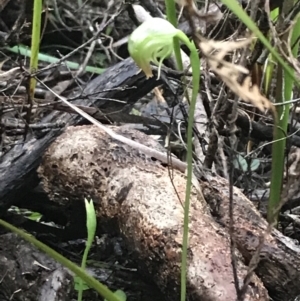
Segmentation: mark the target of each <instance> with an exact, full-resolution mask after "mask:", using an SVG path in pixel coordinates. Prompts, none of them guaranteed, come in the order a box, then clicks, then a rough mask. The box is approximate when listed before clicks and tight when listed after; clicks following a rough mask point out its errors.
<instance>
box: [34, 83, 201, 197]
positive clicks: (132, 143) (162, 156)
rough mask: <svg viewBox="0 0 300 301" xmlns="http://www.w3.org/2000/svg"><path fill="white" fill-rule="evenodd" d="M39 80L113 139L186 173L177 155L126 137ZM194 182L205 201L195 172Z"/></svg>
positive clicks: (185, 166) (184, 165) (183, 163)
mask: <svg viewBox="0 0 300 301" xmlns="http://www.w3.org/2000/svg"><path fill="white" fill-rule="evenodd" d="M37 81H38V82H39V83H40V84H41V85H43V86H44V87H45V88H46V89H48V90H49V91H50V92H52V93H53V94H54V95H55V96H56V97H57V98H59V99H60V100H61V101H62V102H63V103H65V104H66V105H67V106H69V107H70V108H72V109H73V110H74V111H75V112H77V113H78V114H79V115H81V116H83V117H84V118H86V119H87V120H88V121H90V122H91V123H92V124H94V125H96V126H97V127H99V128H100V129H101V130H103V131H104V132H105V133H106V134H108V135H109V136H110V137H112V138H113V139H116V140H118V141H120V142H122V143H125V144H127V145H129V146H131V147H132V148H135V149H138V150H140V151H142V152H143V153H144V154H146V155H148V156H150V157H153V158H155V159H157V160H159V161H161V162H163V163H165V164H168V165H169V164H170V163H171V166H172V167H173V168H175V169H177V170H179V171H181V172H182V173H186V171H187V164H186V163H185V162H182V161H181V160H179V159H177V158H175V157H172V156H171V157H169V155H168V154H164V153H161V152H159V151H157V150H155V149H152V148H150V147H148V146H145V145H143V144H140V143H138V142H135V141H133V140H130V139H128V138H126V137H123V136H121V135H119V134H116V133H115V132H114V131H113V130H111V129H109V128H107V127H105V126H104V125H103V124H102V123H100V122H99V121H98V120H96V119H95V118H93V117H92V116H90V115H88V114H86V113H85V112H84V111H82V110H81V109H80V108H78V107H76V106H75V105H73V104H71V103H70V102H69V101H68V100H67V99H66V98H65V97H62V96H60V95H58V94H57V93H56V92H55V91H53V90H51V89H50V88H49V87H48V86H47V85H46V84H44V83H43V82H42V81H41V80H39V79H38V78H37ZM192 183H193V185H194V186H195V188H196V190H197V193H198V196H199V198H200V200H201V201H202V202H204V203H205V198H204V196H203V194H202V189H201V187H200V184H199V181H198V180H197V178H196V176H195V174H194V173H193V174H192Z"/></svg>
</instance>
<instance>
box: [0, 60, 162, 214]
mask: <svg viewBox="0 0 300 301" xmlns="http://www.w3.org/2000/svg"><path fill="white" fill-rule="evenodd" d="M159 84H161V82H160V81H157V80H156V77H153V78H150V79H148V80H146V78H145V76H144V74H143V73H142V72H140V70H139V69H138V68H137V67H136V65H135V63H134V62H133V61H132V59H130V58H128V59H126V60H124V61H122V62H120V63H118V64H116V65H114V66H113V67H111V68H109V69H107V70H106V72H104V73H103V74H102V75H100V76H98V77H96V78H95V79H94V80H92V81H90V82H89V83H88V84H87V86H86V87H85V88H84V89H83V92H82V91H80V92H77V93H74V94H73V95H72V96H73V97H75V96H77V98H76V99H75V100H73V101H72V103H73V104H77V105H81V106H86V107H96V108H98V109H100V110H101V109H105V110H106V113H110V114H113V113H114V114H115V115H116V114H117V113H118V112H119V111H122V110H124V109H128V107H129V108H130V106H132V105H133V104H134V103H135V102H136V101H137V100H138V99H139V98H141V97H142V96H144V95H145V94H147V93H149V92H150V91H151V90H152V89H153V88H154V87H155V86H157V85H159ZM111 99H116V100H122V102H117V101H112V100H111ZM110 116H111V115H110ZM82 121H83V118H82V117H81V116H79V115H78V114H70V113H66V112H60V111H53V112H51V113H49V114H48V115H47V116H46V117H45V118H43V119H42V120H41V121H40V124H43V123H54V124H57V125H59V126H57V128H56V129H52V130H49V131H48V132H46V133H43V134H40V133H36V132H33V133H29V134H28V135H27V137H26V141H20V142H19V143H17V144H16V145H15V146H14V147H12V148H11V149H10V150H9V151H8V152H7V153H5V154H4V155H3V156H2V157H1V158H0V215H1V214H4V213H5V212H6V210H7V209H8V208H9V207H10V206H11V205H12V204H18V200H19V199H21V198H22V197H23V196H24V195H25V194H26V193H28V192H30V191H31V190H32V189H33V188H34V187H35V186H36V185H37V184H38V182H39V180H38V178H37V176H36V169H37V167H38V165H39V163H40V159H41V156H42V155H43V153H44V151H45V150H46V148H47V147H48V146H49V145H50V144H51V142H52V141H53V140H54V139H55V138H56V137H57V136H59V135H60V134H61V133H62V132H63V131H64V130H65V128H66V127H67V126H68V125H76V124H78V123H80V122H82Z"/></svg>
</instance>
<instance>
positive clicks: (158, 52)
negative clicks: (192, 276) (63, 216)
mask: <svg viewBox="0 0 300 301" xmlns="http://www.w3.org/2000/svg"><path fill="white" fill-rule="evenodd" d="M166 4H167V8H169V11H172V13H174V14H175V2H174V1H171V0H170V1H166ZM167 10H168V9H167ZM169 19H170V18H169ZM172 19H173V21H174V20H176V16H175V17H174V18H172ZM175 23H176V22H175ZM173 24H174V23H173ZM174 38H177V39H178V40H179V41H181V42H182V43H184V44H185V45H186V46H187V47H188V48H189V50H190V61H191V66H192V73H193V76H192V86H193V88H192V97H191V101H190V106H189V113H188V115H189V118H188V126H187V182H186V194H185V202H184V231H183V239H182V246H183V247H182V264H181V296H180V300H181V301H184V300H186V274H187V272H186V271H187V248H188V233H189V231H188V229H189V207H190V195H191V187H192V173H193V170H192V160H193V147H192V146H193V142H192V137H193V124H194V114H195V107H196V99H197V95H198V92H199V82H200V59H199V55H198V51H197V48H196V46H195V44H194V42H192V41H190V40H189V38H188V37H187V36H186V35H185V34H184V33H183V32H182V31H181V30H179V29H177V28H176V27H174V26H173V25H172V24H171V23H169V21H166V20H164V19H160V18H151V19H149V20H147V21H145V22H144V23H143V24H141V25H140V26H139V27H138V28H137V29H136V30H134V32H133V33H132V34H131V36H130V38H129V41H128V51H129V54H130V56H131V57H132V58H133V60H134V61H135V63H136V64H137V65H138V66H139V67H140V68H141V69H142V70H143V71H144V73H145V75H146V77H147V78H149V77H151V76H153V74H152V70H151V65H150V63H151V62H152V63H154V64H156V65H157V66H158V67H159V68H158V78H159V76H160V70H161V66H162V62H163V60H164V59H166V58H167V57H169V56H170V55H171V54H172V53H173V51H174V40H175V50H176V51H175V54H176V60H177V65H178V66H179V69H180V70H182V69H183V68H182V63H181V57H180V48H179V43H178V41H176V39H174ZM184 82H185V83H186V82H187V81H186V80H184ZM187 96H188V97H187V98H188V99H189V95H188V92H187Z"/></svg>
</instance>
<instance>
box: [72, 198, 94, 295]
mask: <svg viewBox="0 0 300 301" xmlns="http://www.w3.org/2000/svg"><path fill="white" fill-rule="evenodd" d="M84 203H85V210H86V228H87V233H88V238H87V241H86V246H85V250H84V253H83V257H82V262H81V268H82V269H83V270H85V267H86V261H87V257H88V253H89V251H90V249H91V246H92V243H93V240H94V237H95V233H96V228H97V218H96V213H95V208H94V203H93V202H92V201H88V200H87V199H84ZM76 282H77V283H78V299H77V300H78V301H81V300H82V292H83V289H84V288H85V289H87V285H86V284H85V283H83V280H82V278H80V277H79V278H78V277H77V276H76V277H75V283H76Z"/></svg>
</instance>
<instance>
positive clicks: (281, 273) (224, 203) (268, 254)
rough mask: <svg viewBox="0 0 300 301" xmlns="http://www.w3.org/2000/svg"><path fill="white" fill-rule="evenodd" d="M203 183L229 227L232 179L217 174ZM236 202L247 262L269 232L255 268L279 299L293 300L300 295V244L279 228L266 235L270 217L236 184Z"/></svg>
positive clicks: (220, 219)
mask: <svg viewBox="0 0 300 301" xmlns="http://www.w3.org/2000/svg"><path fill="white" fill-rule="evenodd" d="M202 187H203V194H204V196H205V199H206V201H207V203H208V204H209V205H210V208H211V212H212V215H213V216H214V217H215V219H216V221H217V222H218V223H219V224H221V225H223V226H224V227H225V229H227V230H228V229H229V222H230V219H229V214H228V212H229V198H228V196H229V191H228V182H227V181H226V180H225V179H223V178H221V177H215V178H211V179H210V181H209V182H207V183H203V185H202ZM233 206H234V237H235V240H236V242H237V248H238V249H239V251H240V252H241V253H242V254H243V257H244V258H245V260H246V262H249V261H250V259H251V258H252V256H253V255H254V253H255V252H256V250H257V247H258V246H259V245H260V239H261V238H262V237H263V236H265V237H264V244H263V247H262V250H261V252H260V262H259V264H258V266H257V268H256V270H255V271H256V273H257V275H258V276H259V277H261V279H262V280H263V282H264V285H265V286H266V288H267V289H268V291H269V293H270V295H272V298H273V299H274V300H275V301H281V300H293V299H294V298H295V297H296V296H298V295H300V287H299V281H298V280H299V277H300V248H299V246H298V245H297V244H296V243H295V242H294V241H293V240H291V239H290V238H288V237H286V236H284V235H283V234H282V233H281V232H279V231H277V230H276V229H273V230H272V232H271V233H270V234H267V235H266V232H267V227H268V224H267V222H266V220H265V219H263V218H262V217H261V215H260V213H259V212H258V211H257V210H256V209H255V208H254V206H253V204H252V203H251V201H249V199H247V198H246V197H245V195H244V194H243V193H242V192H241V191H240V190H239V189H238V188H236V187H234V188H233Z"/></svg>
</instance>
